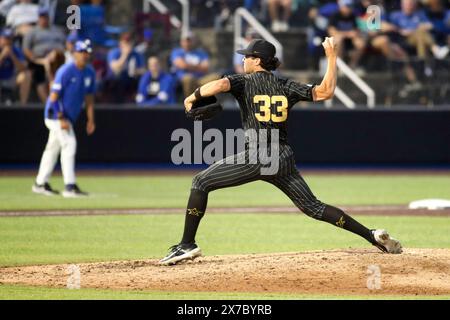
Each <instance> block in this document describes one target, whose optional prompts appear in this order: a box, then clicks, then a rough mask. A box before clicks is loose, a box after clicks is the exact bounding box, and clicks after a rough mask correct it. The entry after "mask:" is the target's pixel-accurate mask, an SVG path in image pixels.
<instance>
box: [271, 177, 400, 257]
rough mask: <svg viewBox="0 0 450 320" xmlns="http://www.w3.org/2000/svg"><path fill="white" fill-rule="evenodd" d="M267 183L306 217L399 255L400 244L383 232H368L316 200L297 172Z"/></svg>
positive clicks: (332, 208)
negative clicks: (353, 234) (274, 187)
mask: <svg viewBox="0 0 450 320" xmlns="http://www.w3.org/2000/svg"><path fill="white" fill-rule="evenodd" d="M268 182H270V183H272V184H274V185H275V186H277V187H278V188H279V189H280V190H282V191H283V192H284V193H285V194H286V195H287V196H288V197H289V198H290V199H291V200H292V201H293V202H294V204H295V205H296V206H297V207H298V208H299V209H300V210H301V211H302V212H304V213H305V214H306V215H308V216H310V217H312V218H314V219H317V220H321V221H325V222H328V223H330V224H332V225H334V226H337V227H339V228H343V229H345V230H347V231H350V232H352V233H355V234H357V235H359V236H361V237H363V238H364V239H366V240H367V241H368V242H370V243H371V244H373V245H375V246H377V247H378V248H379V249H381V250H382V251H385V252H389V253H401V245H400V243H399V242H398V241H397V240H395V239H392V238H390V237H389V235H388V234H387V233H386V232H385V231H384V230H370V229H368V228H366V227H365V226H363V225H362V224H361V223H359V222H358V221H356V220H355V219H353V218H352V217H350V216H349V215H348V214H346V213H345V212H344V211H342V210H341V209H339V208H336V207H334V206H331V205H328V204H325V203H323V202H321V201H320V200H318V199H317V198H316V197H315V196H314V194H313V193H312V191H311V189H310V188H309V187H308V185H307V183H306V182H305V180H304V179H303V178H302V176H301V175H300V174H299V173H298V172H297V171H293V172H292V173H291V174H290V175H287V176H279V177H276V178H275V179H273V180H271V181H268Z"/></svg>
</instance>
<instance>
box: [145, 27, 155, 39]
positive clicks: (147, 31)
mask: <svg viewBox="0 0 450 320" xmlns="http://www.w3.org/2000/svg"><path fill="white" fill-rule="evenodd" d="M152 38H153V30H152V29H150V28H145V29H144V39H145V40H152Z"/></svg>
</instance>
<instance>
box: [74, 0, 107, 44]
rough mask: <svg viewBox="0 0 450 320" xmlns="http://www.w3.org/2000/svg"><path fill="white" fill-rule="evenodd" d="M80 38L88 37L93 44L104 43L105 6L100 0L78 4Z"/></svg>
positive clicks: (105, 38) (105, 36)
mask: <svg viewBox="0 0 450 320" xmlns="http://www.w3.org/2000/svg"><path fill="white" fill-rule="evenodd" d="M80 14H81V19H80V21H81V29H80V30H79V37H80V39H89V40H91V41H92V43H93V44H94V45H104V44H105V42H106V40H108V39H107V34H106V31H105V8H104V6H103V5H102V0H91V1H90V3H88V4H82V5H80Z"/></svg>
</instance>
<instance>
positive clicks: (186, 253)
mask: <svg viewBox="0 0 450 320" xmlns="http://www.w3.org/2000/svg"><path fill="white" fill-rule="evenodd" d="M201 255H202V251H201V250H200V248H199V247H198V246H197V245H196V244H195V243H187V244H186V243H180V244H176V245H174V246H172V247H170V248H169V253H168V254H167V256H165V257H164V258H162V259H161V260H159V263H160V264H161V265H165V266H168V265H172V264H176V263H178V262H180V261H183V260H188V259H189V260H194V259H195V258H197V257H200V256H201Z"/></svg>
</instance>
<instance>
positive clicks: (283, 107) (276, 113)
mask: <svg viewBox="0 0 450 320" xmlns="http://www.w3.org/2000/svg"><path fill="white" fill-rule="evenodd" d="M253 103H254V104H255V105H256V107H259V112H257V113H255V116H256V119H257V120H258V121H259V122H269V121H271V120H272V122H284V121H286V119H287V117H288V100H287V98H286V97H285V96H271V97H270V96H268V95H256V96H254V97H253ZM272 110H273V113H272Z"/></svg>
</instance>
